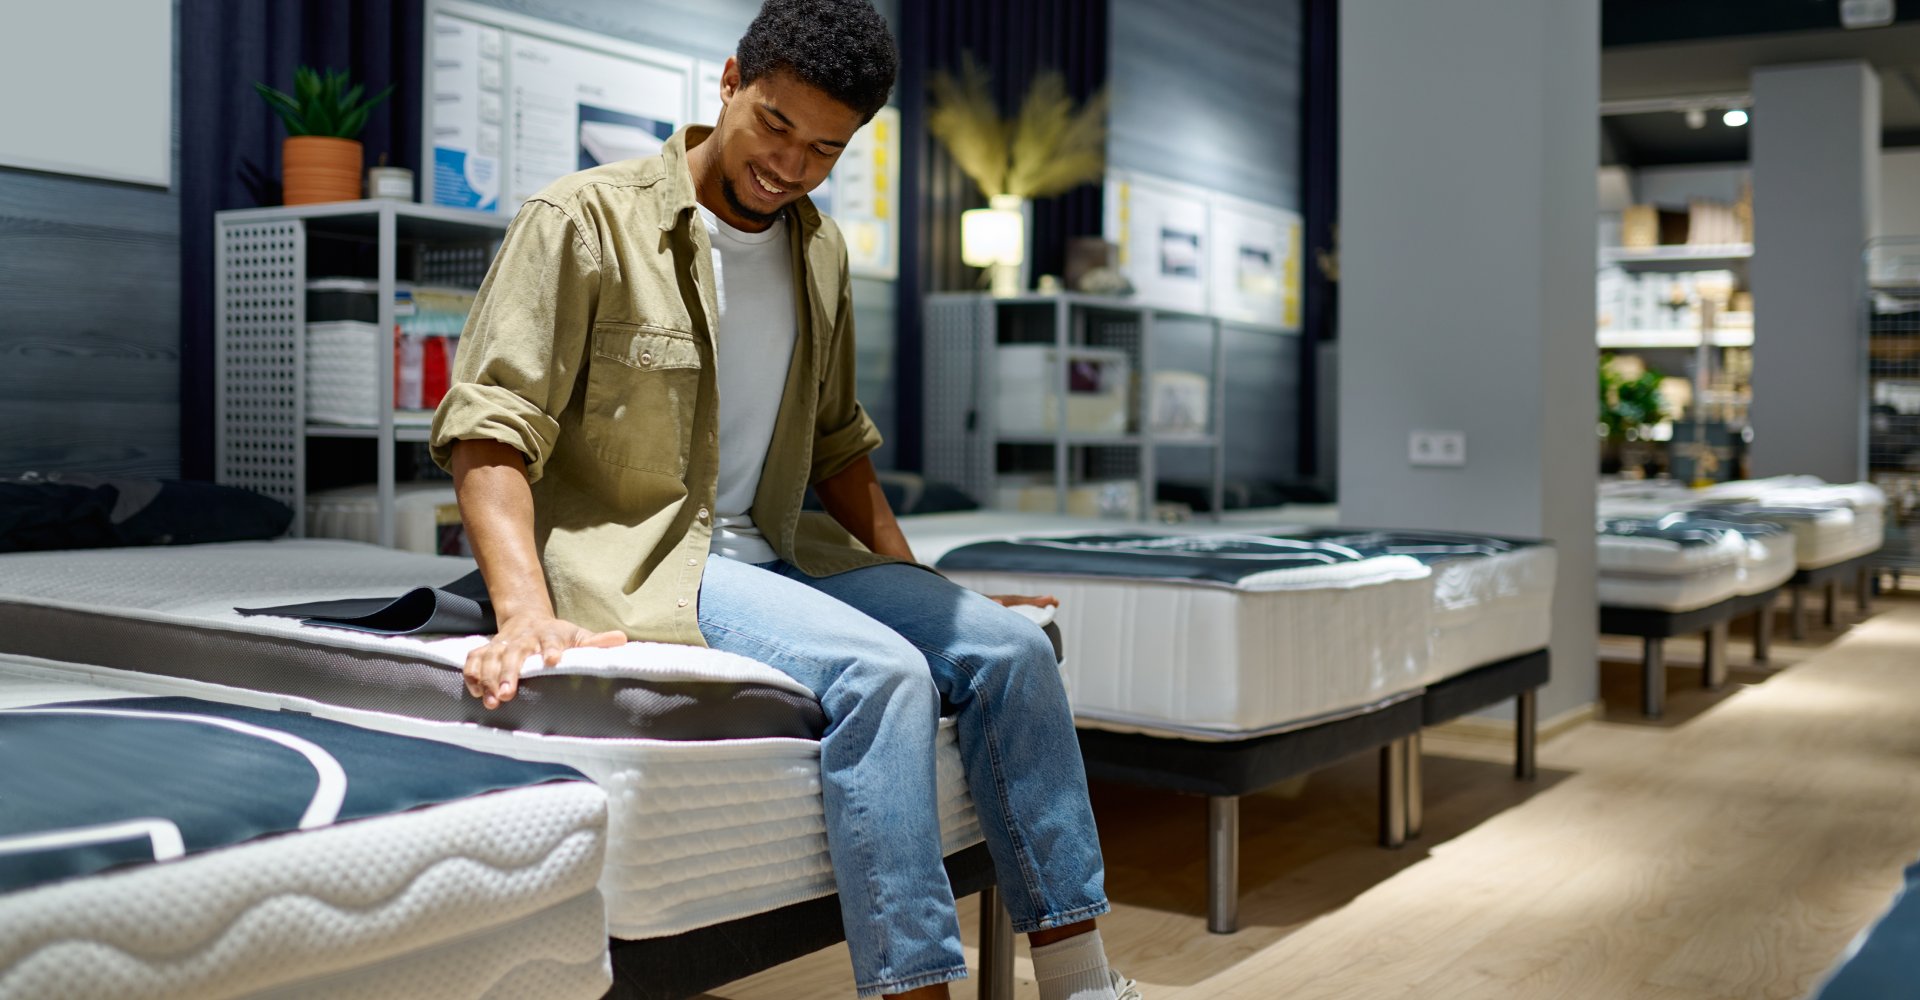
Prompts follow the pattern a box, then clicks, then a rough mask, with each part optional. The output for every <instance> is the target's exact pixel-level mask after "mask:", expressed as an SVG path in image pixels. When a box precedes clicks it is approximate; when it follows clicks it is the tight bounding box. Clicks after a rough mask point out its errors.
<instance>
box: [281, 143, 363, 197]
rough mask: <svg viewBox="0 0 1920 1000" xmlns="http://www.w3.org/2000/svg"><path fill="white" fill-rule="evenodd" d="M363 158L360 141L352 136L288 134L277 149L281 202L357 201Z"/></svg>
mask: <svg viewBox="0 0 1920 1000" xmlns="http://www.w3.org/2000/svg"><path fill="white" fill-rule="evenodd" d="M363 159H364V157H363V155H362V153H361V147H360V143H359V141H358V140H355V139H336V138H333V137H331V136H321V135H293V136H288V137H287V140H286V143H285V144H284V145H283V146H281V148H280V183H281V188H282V192H281V199H280V200H281V202H282V203H284V204H288V205H311V204H314V203H316V202H323V201H355V200H357V199H358V198H359V197H360V168H361V165H362V161H363Z"/></svg>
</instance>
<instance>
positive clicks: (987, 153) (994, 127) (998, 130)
mask: <svg viewBox="0 0 1920 1000" xmlns="http://www.w3.org/2000/svg"><path fill="white" fill-rule="evenodd" d="M929 87H930V89H931V90H932V91H933V101H934V104H933V107H932V109H930V110H929V111H928V112H927V131H929V132H932V133H933V135H934V137H935V138H937V139H939V140H940V142H941V144H942V145H944V146H946V147H947V154H948V155H950V156H952V157H953V162H955V163H957V164H959V166H960V169H961V171H962V172H964V173H965V174H966V175H967V176H968V177H970V178H972V179H973V182H974V183H975V184H977V185H979V186H980V193H982V194H984V195H986V196H987V197H988V198H992V197H993V196H994V195H998V194H1006V193H1007V190H1006V183H1007V126H1006V123H1004V122H1002V121H1001V120H1000V112H999V110H998V109H996V108H995V107H994V106H993V92H992V91H991V90H989V89H988V84H987V71H986V68H985V67H983V66H981V65H980V63H979V62H977V61H976V60H975V59H974V58H973V53H971V52H968V53H963V54H962V55H961V57H960V76H959V77H958V78H957V79H956V78H955V77H954V76H953V75H952V74H951V73H936V74H934V77H933V80H932V82H931V83H930V84H929Z"/></svg>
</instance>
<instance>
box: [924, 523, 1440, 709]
mask: <svg viewBox="0 0 1920 1000" xmlns="http://www.w3.org/2000/svg"><path fill="white" fill-rule="evenodd" d="M1102 523H1103V524H1104V526H1105V527H1104V529H1103V530H1111V531H1141V530H1148V531H1153V530H1158V529H1159V527H1161V526H1153V525H1140V524H1125V523H1123V524H1117V525H1116V524H1114V523H1112V522H1102ZM901 527H902V529H903V530H905V531H906V533H907V539H908V541H909V543H910V544H911V545H912V546H913V549H914V554H915V555H916V556H918V557H919V558H920V559H921V560H923V561H926V562H934V561H937V560H938V559H939V557H940V556H941V555H944V554H945V553H946V552H948V551H951V550H952V549H954V548H957V547H959V546H960V545H965V544H970V543H972V542H978V541H988V540H992V539H996V538H1008V537H1018V536H1022V535H1025V536H1029V537H1031V536H1036V535H1048V534H1062V533H1073V532H1078V531H1081V530H1083V523H1075V522H1071V521H1067V520H1063V519H1060V518H1055V517H1047V516H1044V515H1011V514H1005V513H986V514H970V515H968V514H963V515H953V514H942V515H933V516H930V517H909V518H903V519H902V521H901ZM1205 527H1206V526H1205V525H1195V526H1193V530H1204V528H1205ZM1214 530H1215V531H1218V530H1219V529H1218V527H1217V526H1215V527H1214ZM1341 569H1342V570H1343V571H1345V572H1344V573H1343V574H1342V575H1341V576H1330V575H1327V574H1325V573H1320V574H1319V575H1314V574H1313V573H1311V572H1309V571H1301V572H1302V573H1303V574H1305V575H1302V576H1300V577H1298V578H1297V582H1296V583H1295V584H1294V585H1291V586H1287V585H1280V584H1278V582H1277V581H1272V580H1268V581H1265V582H1263V584H1262V586H1263V587H1270V588H1272V589H1261V590H1251V591H1250V590H1239V589H1234V588H1230V587H1223V586H1195V585H1193V584H1190V583H1175V582H1166V581H1155V580H1119V579H1099V578H1087V577H1072V576H1048V575H1034V574H1018V575H1015V574H1005V573H979V572H964V573H962V572H948V574H947V575H948V576H949V577H951V578H952V579H953V580H954V581H955V582H956V583H959V584H961V585H962V586H966V587H969V588H971V589H973V590H977V591H980V592H981V593H988V594H1046V595H1051V596H1053V597H1057V598H1059V599H1060V603H1061V607H1060V612H1059V615H1058V617H1057V619H1056V621H1057V623H1058V624H1059V626H1060V629H1061V634H1062V638H1063V640H1064V645H1065V648H1066V650H1067V658H1066V662H1065V663H1063V664H1062V670H1063V671H1064V672H1065V675H1066V681H1067V693H1068V697H1069V700H1070V701H1071V703H1072V705H1073V710H1074V716H1075V718H1076V720H1077V721H1078V722H1080V723H1081V724H1083V725H1090V726H1094V727H1099V728H1108V729H1117V730H1122V731H1139V732H1152V733H1160V734H1167V735H1176V736H1181V737H1184V738H1189V739H1202V740H1230V739H1244V738H1247V737H1249V736H1253V735H1261V734H1266V733H1274V732H1283V731H1286V730H1289V729H1295V728H1301V727H1304V726H1307V725H1311V724H1313V723H1315V722H1319V721H1324V720H1326V719H1329V718H1336V717H1339V716H1341V715H1344V714H1349V713H1352V712H1356V711H1360V710H1363V709H1366V708H1369V707H1372V706H1375V705H1378V704H1380V703H1382V702H1385V701H1391V700H1394V699H1396V698H1400V697H1405V696H1407V695H1409V694H1411V693H1417V692H1418V691H1419V689H1420V687H1421V684H1422V682H1423V681H1422V679H1423V678H1424V677H1425V676H1426V675H1427V673H1428V667H1429V662H1430V660H1429V654H1428V642H1429V630H1430V627H1431V622H1432V618H1433V615H1432V609H1433V598H1432V588H1431V584H1430V582H1429V580H1430V577H1431V574H1430V573H1429V572H1428V570H1427V569H1426V567H1424V566H1421V565H1420V564H1419V563H1417V562H1414V561H1413V560H1411V559H1404V558H1387V559H1379V560H1369V561H1368V563H1365V564H1357V565H1356V566H1354V567H1341Z"/></svg>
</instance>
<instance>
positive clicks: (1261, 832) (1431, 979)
mask: <svg viewBox="0 0 1920 1000" xmlns="http://www.w3.org/2000/svg"><path fill="white" fill-rule="evenodd" d="M1848 610H1851V608H1850V607H1849V609H1848ZM1843 620H1844V619H1843ZM1781 624H1782V625H1783V626H1784V624H1785V623H1784V618H1783V619H1782V622H1781ZM1780 634H1781V635H1784V634H1785V629H1784V627H1783V628H1781V629H1780ZM1748 652H1749V648H1748V647H1747V646H1746V645H1745V644H1744V643H1743V642H1741V641H1739V639H1738V638H1736V641H1735V644H1734V652H1733V661H1734V663H1735V666H1736V669H1735V670H1734V673H1733V680H1734V683H1733V684H1731V685H1729V686H1728V688H1727V689H1726V690H1724V691H1723V692H1720V693H1717V694H1708V693H1706V692H1704V691H1701V690H1699V689H1698V687H1697V685H1698V683H1699V675H1698V673H1697V671H1696V670H1692V669H1688V666H1687V665H1688V664H1689V663H1690V662H1691V663H1696V664H1697V662H1698V644H1697V643H1694V644H1691V645H1690V644H1687V643H1677V644H1675V646H1674V649H1673V652H1672V654H1671V656H1670V661H1671V663H1672V669H1671V670H1670V675H1671V676H1670V683H1669V688H1670V691H1671V695H1670V702H1669V710H1668V719H1667V720H1666V721H1664V722H1663V723H1660V724H1646V723H1643V722H1641V721H1640V720H1639V719H1638V716H1637V713H1636V712H1635V711H1634V710H1633V709H1632V706H1634V705H1637V704H1638V692H1639V687H1638V684H1639V681H1638V670H1637V665H1636V664H1635V663H1634V662H1632V661H1633V658H1634V656H1635V655H1636V647H1635V646H1634V645H1633V644H1632V643H1629V642H1620V641H1615V640H1608V641H1607V642H1605V643H1603V645H1602V654H1603V657H1605V658H1606V660H1607V662H1604V663H1603V664H1602V668H1601V669H1602V691H1603V694H1604V695H1605V696H1606V698H1607V700H1608V702H1609V704H1610V705H1612V706H1617V707H1615V708H1612V709H1610V710H1609V711H1608V712H1607V713H1605V714H1604V715H1603V717H1602V719H1601V720H1600V721H1596V722H1593V723H1589V724H1587V725H1584V726H1581V727H1579V728H1576V729H1574V730H1573V731H1571V732H1568V733H1567V734H1565V735H1563V736H1561V737H1559V738H1557V739H1553V740H1550V741H1548V742H1547V743H1545V744H1543V745H1542V746H1541V748H1540V762H1541V775H1540V778H1539V780H1538V781H1537V782H1535V783H1532V784H1520V783H1516V782H1514V781H1512V780H1511V779H1510V778H1509V777H1508V766H1509V765H1508V763H1507V760H1508V758H1507V757H1506V751H1505V749H1504V748H1503V747H1499V746H1494V745H1489V744H1485V743H1480V742H1475V741H1472V740H1460V739H1448V738H1446V737H1445V736H1444V734H1439V735H1430V736H1429V738H1428V741H1427V757H1426V773H1427V833H1426V836H1425V837H1424V838H1422V839H1421V840H1420V841H1417V842H1415V844H1413V845H1411V846H1409V847H1408V848H1407V849H1405V850H1401V851H1386V850H1381V849H1379V848H1377V847H1375V846H1373V841H1372V838H1373V829H1374V813H1373V809H1374V799H1373V789H1374V785H1373V782H1374V770H1373V763H1372V760H1371V758H1366V759H1356V760H1352V761H1348V762H1346V763H1344V764H1342V765H1340V766H1338V767H1335V768H1333V769H1330V770H1328V771H1326V772H1322V773H1320V774H1317V775H1315V776H1313V778H1312V779H1311V780H1310V781H1308V782H1306V783H1305V787H1304V788H1303V789H1302V788H1292V789H1286V790H1284V792H1283V793H1279V794H1268V795H1261V796H1255V797H1253V798H1251V799H1249V800H1248V801H1247V802H1246V803H1245V804H1244V806H1243V810H1242V813H1243V815H1242V823H1243V837H1242V847H1241V850H1242V859H1243V861H1242V864H1243V869H1244V870H1243V873H1242V884H1243V886H1244V888H1245V892H1244V895H1243V902H1242V905H1241V918H1242V924H1243V929H1242V930H1241V931H1240V932H1239V933H1238V934H1234V935H1231V936H1218V935H1212V934H1208V933H1207V931H1206V927H1205V920H1204V916H1203V912H1204V889H1203V876H1204V872H1205V865H1206V853H1205V848H1204V843H1203V837H1204V832H1205V806H1204V802H1203V801H1202V800H1200V799H1196V798H1188V797H1183V796H1177V795H1163V794H1158V793H1153V792H1146V791H1141V790H1137V789H1129V788H1122V787H1114V786H1096V787H1095V789H1094V806H1095V810H1096V813H1097V815H1098V819H1099V823H1100V829H1101V833H1102V839H1103V843H1104V846H1105V850H1106V855H1107V862H1108V889H1109V893H1110V895H1111V896H1112V897H1113V900H1114V904H1115V909H1114V913H1113V914H1111V915H1110V916H1108V917H1106V918H1103V919H1102V921H1101V931H1102V935H1103V936H1104V937H1105V939H1106V941H1107V944H1108V948H1109V950H1110V952H1111V953H1112V955H1113V957H1114V960H1115V964H1116V965H1117V966H1118V967H1119V968H1121V969H1122V970H1124V971H1125V972H1126V973H1127V974H1128V975H1130V976H1134V977H1137V978H1138V979H1139V980H1140V981H1141V983H1142V985H1143V987H1144V988H1145V992H1146V996H1147V997H1148V998H1149V1000H1202V998H1205V1000H1256V998H1257V1000H1275V998H1282V997H1284V998H1289V1000H1334V998H1353V1000H1360V998H1365V1000H1391V998H1400V997H1407V998H1412V997H1419V998H1422V1000H1444V998H1474V1000H1486V998H1501V997H1514V998H1547V997H1581V998H1585V997H1594V998H1615V997H1619V998H1628V997H1631V998H1636V1000H1639V998H1646V1000H1683V998H1713V1000H1719V998H1728V1000H1734V998H1738V1000H1749V998H1781V1000H1795V998H1800V997H1804V996H1806V995H1807V993H1808V992H1809V991H1810V990H1811V989H1812V988H1813V987H1814V986H1816V985H1817V984H1818V983H1819V981H1820V979H1821V976H1822V975H1823V973H1824V972H1825V970H1826V969H1827V968H1828V967H1829V966H1830V965H1831V964H1832V963H1833V962H1834V960H1835V958H1836V957H1837V956H1838V955H1839V954H1840V952H1841V951H1842V949H1843V948H1844V947H1845V946H1846V944H1847V942H1848V941H1849V940H1850V939H1851V938H1852V937H1853V936H1854V935H1855V934H1856V933H1857V932H1858V931H1859V930H1860V929H1861V928H1862V927H1864V926H1865V925H1866V924H1867V923H1868V922H1870V921H1871V920H1872V919H1873V918H1874V917H1875V916H1876V915H1877V914H1878V913H1879V912H1880V911H1882V910H1883V909H1884V908H1885V907H1886V906H1887V905H1888V903H1889V901H1890V900H1891V896H1892V893H1893V891H1894V889H1895V887H1896V885H1897V884H1898V881H1899V879H1898V876H1899V872H1900V870H1901V868H1902V867H1903V866H1904V865H1906V864H1907V863H1908V862H1910V861H1913V860H1914V859H1915V858H1916V857H1920V593H1915V592H1912V591H1909V592H1906V593H1904V594H1900V595H1894V596H1891V597H1887V598H1883V599H1882V600H1881V601H1880V603H1879V605H1878V607H1877V608H1876V613H1875V614H1874V615H1873V617H1871V618H1869V619H1867V620H1865V621H1863V622H1860V623H1858V624H1855V625H1853V626H1852V627H1851V628H1845V627H1843V628H1842V629H1841V630H1840V631H1838V632H1831V631H1824V630H1820V629H1818V628H1817V627H1816V628H1815V630H1814V632H1813V634H1811V635H1810V636H1809V637H1808V642H1807V643H1804V644H1794V643H1790V642H1785V641H1782V642H1780V643H1779V644H1778V645H1777V646H1776V650H1775V659H1776V663H1777V664H1779V665H1784V666H1785V669H1783V670H1781V671H1780V672H1777V673H1766V672H1756V671H1753V670H1750V669H1741V668H1740V666H1739V665H1740V664H1743V663H1745V662H1746V658H1747V654H1748ZM971 903H972V900H966V901H963V903H962V909H963V913H962V920H963V923H962V926H963V927H965V928H966V932H967V941H968V957H969V960H972V959H974V958H976V957H977V956H976V954H975V952H974V951H973V943H974V932H975V930H976V926H975V925H976V922H977V918H976V916H975V911H974V909H973V907H972V905H971ZM1024 952H1025V944H1024V942H1022V944H1021V957H1020V958H1019V960H1018V961H1017V963H1016V974H1017V975H1018V976H1019V977H1020V982H1019V984H1018V989H1017V995H1018V996H1020V997H1022V998H1032V997H1034V996H1036V993H1035V992H1034V988H1033V985H1032V983H1031V981H1030V979H1029V978H1028V977H1029V976H1030V974H1031V967H1030V965H1029V964H1028V963H1027V960H1026V958H1025V955H1024ZM955 985H956V989H955V990H954V995H955V996H956V997H963V998H967V997H972V996H973V995H974V992H973V989H972V986H971V984H970V983H958V984H955ZM853 995H854V990H853V984H852V976H851V972H850V970H849V969H848V964H847V955H846V951H845V949H844V948H835V949H832V950H829V951H825V952H821V953H819V954H816V955H814V956H811V957H809V958H806V959H802V960H800V961H797V962H793V963H790V964H788V965H784V966H781V967H779V968H777V969H774V970H771V971H769V972H767V973H763V974H761V975H758V976H755V977H753V978H751V979H747V980H742V981H741V982H738V983H735V984H732V985H730V986H728V987H726V988H723V989H720V990H717V991H715V992H714V993H713V994H711V995H710V996H712V997H723V998H726V1000H774V998H780V1000H809V998H822V1000H826V998H842V997H851V996H853Z"/></svg>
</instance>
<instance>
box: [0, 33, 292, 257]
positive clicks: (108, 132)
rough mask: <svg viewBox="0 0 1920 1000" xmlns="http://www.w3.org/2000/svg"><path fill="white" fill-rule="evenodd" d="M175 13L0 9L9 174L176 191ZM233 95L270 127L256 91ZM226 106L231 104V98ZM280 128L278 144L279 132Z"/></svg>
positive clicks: (1, 160)
mask: <svg viewBox="0 0 1920 1000" xmlns="http://www.w3.org/2000/svg"><path fill="white" fill-rule="evenodd" d="M176 6H177V5H175V4H170V3H165V2H157V0H89V2H87V3H25V2H21V3H9V4H5V5H0V17H4V18H5V30H0V92H4V93H5V94H6V95H7V103H6V110H5V111H0V165H4V166H9V167H25V168H26V169H28V170H43V171H47V172H50V173H59V174H72V175H74V176H78V177H100V178H104V179H107V180H114V181H124V182H127V183H132V184H146V185H151V186H153V187H161V188H165V187H170V186H171V185H172V184H173V124H174V122H173V84H174V81H175V79H176V75H175V70H174V57H173V50H174V37H173V36H174V31H173V22H174V13H175V7H176ZM182 48H183V49H184V48H186V46H185V45H184V44H183V46H182ZM194 55H195V53H193V52H192V51H190V50H189V51H186V52H184V53H183V54H182V58H193V57H194ZM230 93H231V94H232V95H233V96H232V97H231V98H230V99H231V100H235V101H245V102H248V105H249V106H248V113H249V114H253V113H258V114H259V115H260V116H261V118H262V120H265V119H266V118H267V112H266V110H265V107H264V106H263V105H262V104H261V103H260V99H259V98H257V97H255V96H253V94H252V92H251V89H250V88H249V90H248V92H247V93H246V94H245V96H244V97H242V96H239V95H240V93H241V92H240V90H239V88H238V87H236V88H235V89H234V90H233V91H231V92H230ZM222 98H223V99H229V98H227V93H226V92H223V94H222ZM196 110H199V109H193V108H189V109H187V113H189V114H191V113H193V112H194V111H196ZM273 127H274V133H273V134H274V135H276V136H277V135H279V134H280V132H279V129H280V126H279V124H278V123H277V122H276V123H275V124H274V126H273ZM27 245H28V246H31V243H29V244H27ZM23 252H28V251H24V250H23Z"/></svg>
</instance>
